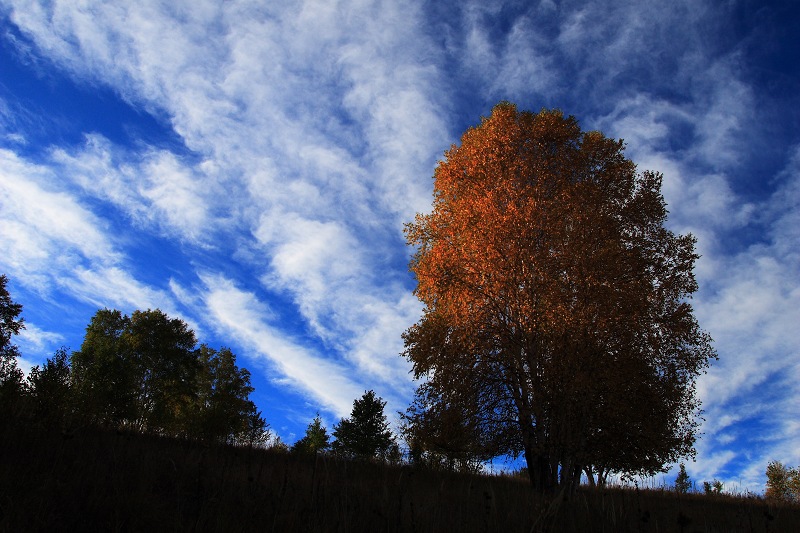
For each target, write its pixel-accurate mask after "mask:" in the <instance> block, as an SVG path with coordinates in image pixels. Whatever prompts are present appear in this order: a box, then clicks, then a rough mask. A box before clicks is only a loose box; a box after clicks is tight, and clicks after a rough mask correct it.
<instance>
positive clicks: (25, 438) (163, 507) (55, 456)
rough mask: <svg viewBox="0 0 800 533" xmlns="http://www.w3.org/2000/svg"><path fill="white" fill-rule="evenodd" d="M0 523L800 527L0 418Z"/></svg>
mask: <svg viewBox="0 0 800 533" xmlns="http://www.w3.org/2000/svg"><path fill="white" fill-rule="evenodd" d="M0 449H2V456H1V457H0V531H9V532H10V531H14V532H17V531H281V532H283V531H303V532H316V531H319V532H325V531H342V532H360V531H369V532H380V531H386V532H401V531H402V532H405V531H408V532H441V531H445V532H462V531H463V532H468V531H526V532H527V531H598V532H601V531H609V532H612V531H613V532H616V531H652V532H665V531H667V532H668V531H682V532H687V533H688V532H695V531H700V532H712V531H720V532H723V531H724V532H732V531H743V532H744V531H755V532H760V531H764V532H776V531H800V509H799V508H797V507H792V506H775V505H773V504H767V503H766V502H764V501H763V500H760V499H754V498H733V497H729V496H728V497H726V496H711V497H710V496H701V495H682V496H678V495H676V494H675V493H671V492H667V491H658V490H638V491H637V490H632V489H619V488H617V489H606V490H602V491H601V490H588V489H586V490H581V491H579V492H578V493H577V494H576V495H575V496H574V497H572V498H570V499H569V500H567V501H561V502H556V503H553V502H551V501H550V500H548V499H546V498H544V497H541V496H539V495H536V494H534V493H533V492H532V491H531V490H530V488H529V487H528V485H527V484H526V483H525V482H524V481H521V480H518V479H514V478H510V477H498V476H476V475H457V474H446V473H438V472H430V471H420V470H414V469H412V468H410V467H408V466H394V467H392V466H384V465H377V464H369V463H356V462H348V461H341V460H335V459H333V458H330V457H317V458H311V457H301V456H296V455H289V454H284V453H277V452H272V451H269V450H259V449H253V450H250V449H246V448H233V447H208V446H203V445H201V444H197V443H191V442H185V441H179V440H173V439H165V438H159V437H153V436H143V435H131V434H119V433H115V432H103V431H99V430H91V429H84V430H80V431H76V432H75V433H73V434H69V435H64V434H63V433H61V432H58V431H43V430H40V429H35V428H30V427H25V426H17V427H6V428H0Z"/></svg>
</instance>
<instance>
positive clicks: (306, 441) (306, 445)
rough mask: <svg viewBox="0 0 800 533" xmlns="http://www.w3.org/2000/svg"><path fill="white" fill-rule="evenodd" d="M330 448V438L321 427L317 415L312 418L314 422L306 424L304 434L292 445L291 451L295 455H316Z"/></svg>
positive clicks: (326, 431)
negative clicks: (295, 453)
mask: <svg viewBox="0 0 800 533" xmlns="http://www.w3.org/2000/svg"><path fill="white" fill-rule="evenodd" d="M330 447H331V443H330V436H329V435H328V430H327V428H326V427H325V426H323V425H322V419H320V417H319V413H317V416H315V417H314V420H312V421H311V423H310V424H308V427H307V428H306V434H305V435H304V436H303V438H301V439H300V440H298V441H297V442H295V443H294V446H292V451H294V452H297V453H306V454H311V455H316V454H317V453H319V452H324V451H327V450H328V449H329V448H330Z"/></svg>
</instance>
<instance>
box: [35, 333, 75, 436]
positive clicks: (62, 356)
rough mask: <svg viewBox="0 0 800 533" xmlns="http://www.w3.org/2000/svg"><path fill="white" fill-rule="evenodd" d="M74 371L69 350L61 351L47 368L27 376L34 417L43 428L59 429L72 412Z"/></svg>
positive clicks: (36, 368)
mask: <svg viewBox="0 0 800 533" xmlns="http://www.w3.org/2000/svg"><path fill="white" fill-rule="evenodd" d="M71 373H72V372H71V369H70V367H69V358H68V355H67V349H66V348H64V347H61V348H59V349H58V350H57V351H56V353H55V355H53V357H52V358H51V359H48V360H47V361H46V362H45V364H44V366H42V367H41V368H39V366H38V365H37V366H34V367H33V368H32V369H31V372H30V374H29V375H28V393H29V395H30V397H29V404H30V410H31V416H33V419H34V420H35V421H36V422H37V423H40V424H44V425H60V424H62V423H64V422H65V419H66V418H67V417H69V416H70V415H71V413H72V409H73V397H72V381H71Z"/></svg>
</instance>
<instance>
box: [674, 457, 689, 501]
mask: <svg viewBox="0 0 800 533" xmlns="http://www.w3.org/2000/svg"><path fill="white" fill-rule="evenodd" d="M690 490H692V481H691V480H690V479H689V474H687V473H686V466H684V464H683V463H681V466H680V470H679V471H678V475H677V477H676V478H675V491H676V492H678V493H680V494H686V493H687V492H689V491H690Z"/></svg>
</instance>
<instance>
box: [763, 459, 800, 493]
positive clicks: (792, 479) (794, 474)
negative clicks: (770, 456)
mask: <svg viewBox="0 0 800 533" xmlns="http://www.w3.org/2000/svg"><path fill="white" fill-rule="evenodd" d="M765 496H766V498H767V499H768V500H782V501H794V502H800V468H789V467H788V466H786V465H784V464H783V463H781V462H779V461H771V462H770V463H769V464H768V465H767V487H766V491H765Z"/></svg>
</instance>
